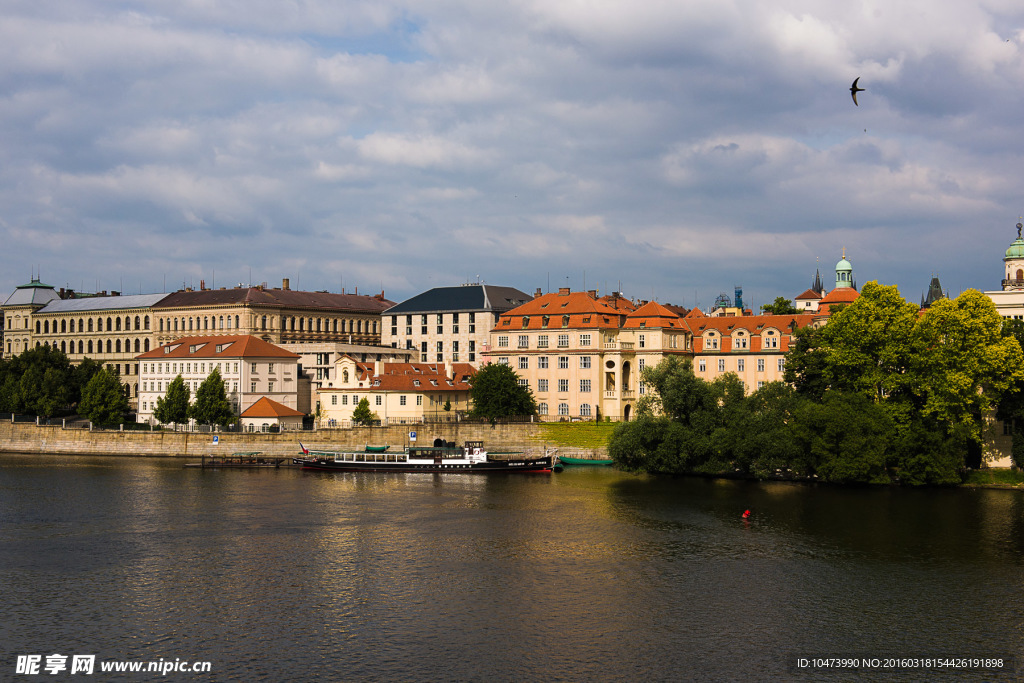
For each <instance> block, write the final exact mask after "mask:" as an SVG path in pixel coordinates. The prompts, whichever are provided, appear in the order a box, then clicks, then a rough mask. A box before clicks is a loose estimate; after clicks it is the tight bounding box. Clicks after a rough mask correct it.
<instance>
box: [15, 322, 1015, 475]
mask: <svg viewBox="0 0 1024 683" xmlns="http://www.w3.org/2000/svg"><path fill="white" fill-rule="evenodd" d="M1003 336H1004V337H1007V338H1010V339H1014V340H1015V341H1016V342H1017V344H1018V346H1020V347H1021V348H1022V349H1024V320H1013V319H1007V320H1005V321H1004V322H1003ZM2 392H3V389H2V388H0V396H2ZM0 405H3V403H2V398H0ZM996 417H997V418H999V419H1000V420H1002V421H1003V422H1006V423H1008V424H1009V425H1010V428H1011V432H1010V433H1011V434H1012V438H1013V445H1012V448H1011V454H1010V457H1011V460H1012V461H1013V464H1014V465H1015V466H1016V467H1019V468H1024V381H1021V380H1015V381H1014V383H1013V384H1012V385H1011V386H1010V388H1009V389H1007V390H1006V391H1005V392H1003V395H1002V396H1001V397H1000V399H999V407H998V408H997V409H996Z"/></svg>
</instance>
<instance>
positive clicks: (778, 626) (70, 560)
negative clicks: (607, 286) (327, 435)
mask: <svg viewBox="0 0 1024 683" xmlns="http://www.w3.org/2000/svg"><path fill="white" fill-rule="evenodd" d="M1021 501H1022V495H1021V493H1020V492H1015V491H960V490H949V491H945V490H942V491H908V490H901V489H838V488H831V487H814V486H800V485H791V484H778V483H774V484H752V483H745V482H720V481H710V480H709V481H705V480H693V479H676V480H673V479H653V478H648V477H640V476H633V475H627V474H623V473H620V472H616V471H614V470H611V469H608V468H581V469H576V470H567V471H566V472H565V473H563V474H560V475H553V476H536V475H527V476H523V475H519V476H517V475H515V474H512V475H498V476H476V475H453V474H444V475H434V474H414V473H407V474H392V473H308V472H299V471H294V470H258V471H237V470H235V471H211V470H206V471H203V470H192V469H188V470H186V469H183V468H181V467H180V464H179V463H177V462H166V461H148V460H131V459H117V458H92V459H89V458H81V459H76V458H63V459H58V458H51V459H45V458H38V457H33V458H28V457H25V458H19V457H14V456H4V457H0V505H2V518H0V519H2V525H0V542H2V544H0V585H3V586H4V597H5V606H4V607H3V608H2V609H3V612H2V617H3V618H2V619H0V635H4V636H6V637H5V642H7V643H9V644H10V647H11V648H14V649H15V650H17V651H18V652H33V651H35V652H40V653H42V652H52V651H57V650H59V649H61V648H63V649H66V650H68V651H76V652H83V653H85V652H96V653H98V654H100V655H101V656H103V657H106V658H110V659H112V658H117V657H138V658H144V659H157V658H159V657H161V656H164V657H171V658H173V657H188V658H193V659H209V660H211V661H213V662H214V667H215V671H218V672H220V673H219V674H218V677H219V678H223V679H244V680H268V681H277V680H286V679H296V678H299V679H303V680H305V679H317V678H320V679H323V680H339V679H345V680H363V679H380V678H402V679H431V680H433V679H438V678H444V679H449V678H457V679H471V680H475V679H488V680H490V679H498V680H510V679H513V680H537V679H545V680H547V679H548V678H556V679H557V678H563V679H567V680H584V679H600V680H635V679H636V678H638V677H648V678H654V679H658V680H664V679H680V678H683V679H687V678H689V679H692V678H753V679H765V678H792V677H793V676H794V675H795V672H793V671H792V670H791V666H790V661H791V659H792V654H793V653H795V652H803V653H805V654H818V655H826V654H830V653H831V654H835V653H851V652H861V653H872V654H879V653H884V654H900V655H915V654H916V655H919V654H922V653H924V652H926V651H927V652H932V651H944V652H945V653H946V654H975V655H976V654H984V653H994V654H1002V655H1006V654H1011V653H1012V654H1020V651H1021V649H1022V648H1021V646H1022V641H1021V637H1020V632H1019V628H1020V627H1019V623H1018V622H1019V619H1018V617H1017V614H1018V612H1019V611H1020V609H1021V608H1022V607H1024V605H1022V599H1021V597H1020V596H1021V595H1022V591H1021V588H1022V586H1021V580H1022V578H1021V575H1020V562H1021V550H1022V548H1021V540H1020V539H1021V538H1022V535H1021V532H1022V531H1024V530H1022V529H1021V524H1022V519H1024V517H1022V514H1021V513H1022V509H1021V505H1022V502H1021ZM747 508H749V509H751V510H752V511H753V513H754V514H753V517H752V518H751V520H750V521H749V522H747V523H745V522H744V521H743V520H742V519H741V518H740V514H741V513H742V512H743V510H744V509H747ZM12 651H13V650H12ZM814 678H820V676H815V677H814ZM845 678H849V676H846V677H845ZM911 678H913V677H911ZM927 678H928V676H922V677H919V678H918V679H919V680H926V679H927ZM837 679H839V680H844V677H842V676H838V677H837Z"/></svg>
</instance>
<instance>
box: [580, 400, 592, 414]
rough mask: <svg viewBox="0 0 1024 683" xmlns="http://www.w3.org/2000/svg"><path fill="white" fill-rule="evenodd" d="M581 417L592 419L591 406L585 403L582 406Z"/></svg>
mask: <svg viewBox="0 0 1024 683" xmlns="http://www.w3.org/2000/svg"><path fill="white" fill-rule="evenodd" d="M580 417H590V404H589V403H584V404H583V405H581V406H580Z"/></svg>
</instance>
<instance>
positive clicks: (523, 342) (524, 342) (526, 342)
mask: <svg viewBox="0 0 1024 683" xmlns="http://www.w3.org/2000/svg"><path fill="white" fill-rule="evenodd" d="M529 346H530V338H529V337H528V336H527V335H525V334H521V335H519V348H521V349H525V348H527V347H529Z"/></svg>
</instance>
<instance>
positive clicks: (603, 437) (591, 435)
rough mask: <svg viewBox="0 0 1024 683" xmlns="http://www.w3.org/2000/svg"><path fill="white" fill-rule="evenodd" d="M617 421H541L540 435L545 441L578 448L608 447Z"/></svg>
mask: <svg viewBox="0 0 1024 683" xmlns="http://www.w3.org/2000/svg"><path fill="white" fill-rule="evenodd" d="M617 424H618V423H617V422H597V423H594V422H541V423H540V425H539V427H540V430H539V431H538V436H540V438H541V439H543V441H544V442H545V443H550V444H555V445H558V446H575V447H577V448H606V447H607V446H608V442H609V441H610V440H611V438H612V432H613V431H615V427H616V425H617Z"/></svg>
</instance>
